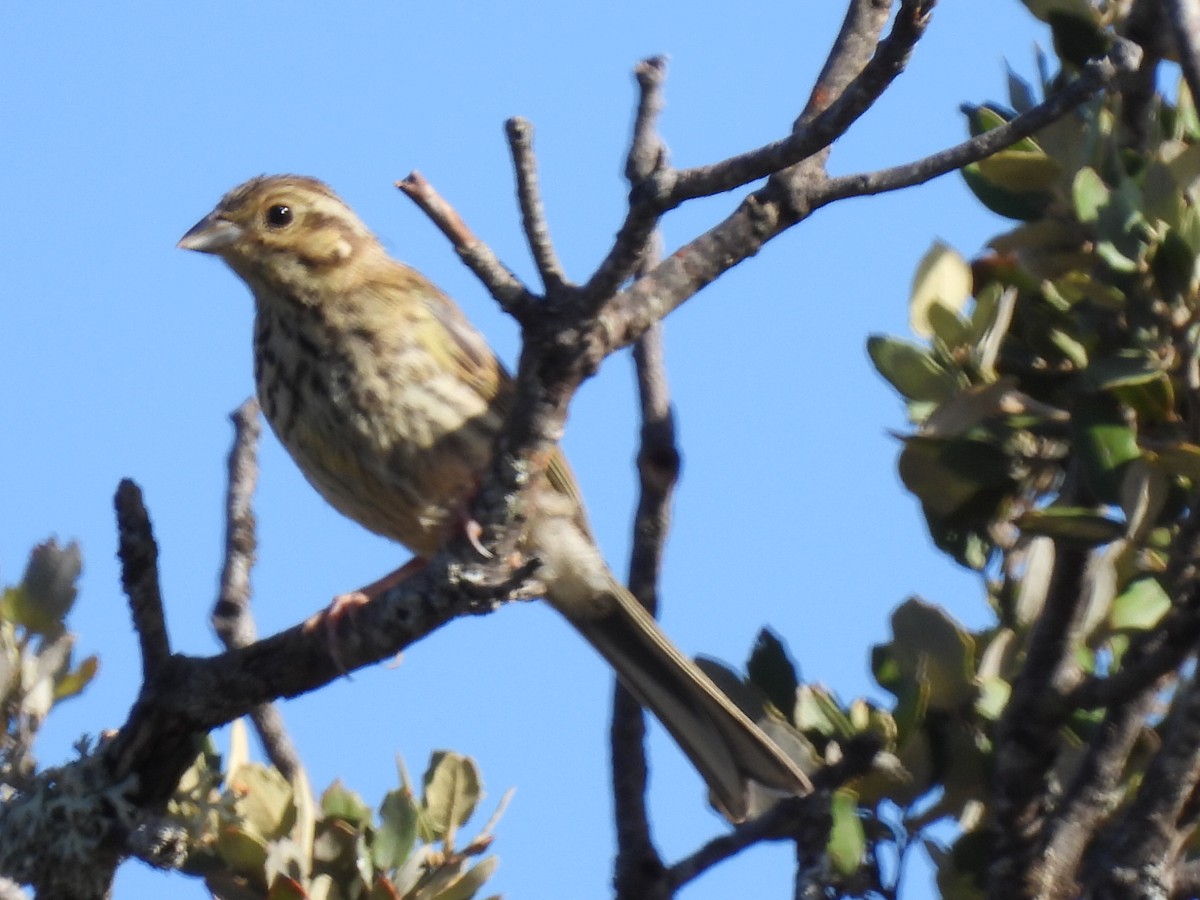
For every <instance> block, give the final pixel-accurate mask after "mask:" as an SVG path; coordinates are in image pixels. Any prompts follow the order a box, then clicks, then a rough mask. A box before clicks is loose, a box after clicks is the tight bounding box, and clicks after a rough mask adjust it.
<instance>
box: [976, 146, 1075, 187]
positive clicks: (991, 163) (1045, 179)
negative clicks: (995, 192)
mask: <svg viewBox="0 0 1200 900" xmlns="http://www.w3.org/2000/svg"><path fill="white" fill-rule="evenodd" d="M975 166H976V169H977V171H978V172H979V175H980V176H981V177H982V178H984V179H985V180H986V181H987V182H988V183H990V184H992V185H994V186H995V187H997V188H1000V189H1001V190H1006V191H1010V192H1012V193H1014V194H1035V195H1036V194H1044V195H1048V194H1050V192H1051V191H1053V190H1054V189H1055V188H1056V187H1057V186H1058V184H1059V182H1060V181H1061V180H1062V177H1063V169H1062V166H1061V165H1059V163H1058V160H1056V159H1054V157H1052V156H1047V155H1046V154H1045V153H1044V152H1042V151H1041V150H1040V149H1039V150H1013V149H1009V150H1001V151H1000V152H999V153H993V154H992V155H991V156H989V157H986V158H985V159H981V160H980V161H979V162H978V163H976V164H975Z"/></svg>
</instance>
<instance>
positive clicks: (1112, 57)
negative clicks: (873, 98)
mask: <svg viewBox="0 0 1200 900" xmlns="http://www.w3.org/2000/svg"><path fill="white" fill-rule="evenodd" d="M1140 59H1141V51H1140V50H1139V49H1138V47H1137V46H1136V45H1135V44H1132V43H1130V42H1128V41H1118V42H1117V43H1116V44H1115V45H1114V46H1113V50H1112V52H1111V53H1110V54H1109V55H1108V56H1106V57H1104V58H1103V59H1098V60H1094V61H1092V62H1090V63H1088V65H1087V66H1086V67H1085V68H1084V70H1083V73H1082V74H1081V75H1080V76H1079V77H1078V78H1077V79H1075V80H1074V81H1073V82H1071V84H1069V85H1068V86H1067V87H1066V88H1064V89H1063V90H1062V91H1060V92H1059V93H1057V94H1055V95H1054V96H1052V97H1048V98H1046V100H1045V102H1043V103H1039V104H1038V105H1037V106H1035V107H1034V108H1033V109H1031V110H1029V111H1028V112H1025V113H1022V114H1021V115H1019V116H1017V117H1016V118H1014V119H1013V120H1012V121H1011V122H1008V123H1006V124H1004V125H1001V126H1000V127H999V128H993V129H992V130H991V131H987V132H984V133H983V134H980V135H977V136H975V137H973V138H971V139H970V140H966V141H963V142H962V143H961V144H957V145H955V146H954V147H950V148H948V149H946V150H943V151H941V152H940V153H934V154H933V155H931V156H926V157H925V158H923V159H919V160H917V161H916V162H912V163H907V164H905V165H902V166H893V167H891V168H888V169H880V170H879V171H877V172H865V173H861V174H857V175H843V176H841V177H838V178H831V179H829V181H828V182H827V183H826V184H824V185H822V186H821V187H819V188H817V190H816V191H815V194H814V196H813V198H812V205H813V207H814V208H816V207H820V206H825V205H826V204H829V203H832V202H833V201H835V200H843V199H845V198H846V197H862V196H867V195H871V194H882V193H884V192H886V191H895V190H899V189H901V188H906V187H912V186H913V185H917V184H924V183H925V182H926V181H930V180H932V179H934V178H937V177H938V176H939V175H945V174H947V173H948V172H953V171H955V170H957V169H961V168H962V167H963V166H965V165H969V164H970V163H973V162H978V161H979V160H981V159H985V158H986V157H988V156H991V155H992V154H993V153H996V152H997V151H999V150H1003V149H1004V148H1005V147H1007V146H1009V145H1011V144H1014V143H1016V142H1017V141H1019V140H1021V139H1022V138H1026V137H1029V135H1031V134H1033V133H1034V132H1035V131H1038V130H1039V129H1041V128H1044V127H1045V126H1047V125H1049V124H1050V123H1051V122H1053V121H1055V120H1056V119H1060V118H1062V117H1063V116H1064V115H1066V114H1067V113H1068V112H1070V111H1071V110H1072V109H1074V108H1075V107H1077V106H1078V105H1079V104H1080V103H1083V102H1084V101H1085V100H1088V99H1089V98H1091V97H1092V96H1094V95H1095V94H1097V93H1098V92H1099V91H1100V90H1101V89H1103V88H1104V87H1106V86H1107V85H1108V84H1110V83H1111V82H1112V81H1113V79H1115V78H1116V77H1118V76H1119V75H1122V74H1125V73H1127V72H1131V71H1134V70H1135V69H1136V68H1137V65H1138V62H1139V61H1140Z"/></svg>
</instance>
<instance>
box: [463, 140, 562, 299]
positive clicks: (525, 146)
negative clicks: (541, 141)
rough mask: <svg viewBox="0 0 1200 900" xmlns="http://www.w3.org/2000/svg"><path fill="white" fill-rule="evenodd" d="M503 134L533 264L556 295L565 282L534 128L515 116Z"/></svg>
mask: <svg viewBox="0 0 1200 900" xmlns="http://www.w3.org/2000/svg"><path fill="white" fill-rule="evenodd" d="M504 133H505V135H507V137H508V147H509V151H510V152H511V153H512V158H513V168H514V169H515V170H516V175H517V201H518V203H519V204H520V206H521V224H522V225H523V226H524V228H525V240H526V241H527V242H528V243H529V251H530V253H532V254H533V261H534V264H535V265H536V266H537V270H538V274H539V275H541V277H542V284H543V285H544V286H545V289H546V294H547V296H554V295H556V294H557V293H558V292H559V291H560V290H561V289H562V286H563V284H564V281H565V279H564V278H563V271H562V263H560V262H559V259H558V254H557V253H556V252H555V250H554V242H553V241H552V240H551V238H550V227H549V225H547V224H546V209H545V207H544V205H543V204H542V194H541V189H540V188H539V187H538V176H537V157H536V156H534V153H533V126H532V125H530V124H529V122H528V121H527V120H525V119H522V118H520V117H516V118H512V119H509V120H508V121H507V122H506V123H505V124H504ZM460 224H461V222H460Z"/></svg>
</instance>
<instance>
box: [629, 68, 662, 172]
mask: <svg viewBox="0 0 1200 900" xmlns="http://www.w3.org/2000/svg"><path fill="white" fill-rule="evenodd" d="M633 74H634V77H636V78H637V83H638V105H637V113H636V115H635V116H634V119H633V140H631V141H630V142H629V155H628V156H627V157H626V158H625V178H626V179H627V180H628V181H629V183H630V185H637V184H638V183H639V182H641V181H644V180H645V179H647V178H649V177H650V176H651V175H653V174H654V172H655V171H657V170H659V169H662V168H664V167H665V166H666V164H667V159H666V153H667V148H666V145H664V144H663V142H662V139H661V138H660V137H659V136H658V116H659V114H660V113H661V112H662V108H663V93H662V86H663V83H664V82H665V81H666V78H667V58H666V57H665V56H651V57H649V58H648V59H643V60H642V61H641V62H640V63H638V65H637V68H635V69H634V70H633Z"/></svg>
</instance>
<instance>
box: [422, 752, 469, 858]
mask: <svg viewBox="0 0 1200 900" xmlns="http://www.w3.org/2000/svg"><path fill="white" fill-rule="evenodd" d="M482 794H483V788H482V785H481V783H480V779H479V767H478V766H476V764H475V760H473V759H471V758H470V757H469V756H463V755H462V754H460V753H455V752H454V751H452V750H437V751H435V752H434V753H433V754H432V755H431V757H430V760H429V768H428V769H426V770H425V795H424V796H423V797H422V798H421V805H422V808H423V812H424V817H423V818H424V822H425V824H426V825H427V826H428V827H429V828H430V830H431V833H432V835H433V837H434V838H435V839H444V840H447V841H449V840H451V839H452V837H453V834H454V832H455V831H456V830H457V829H458V828H459V827H460V826H462V825H463V824H464V823H465V822H466V821H467V819H469V818H471V815H472V813H474V812H475V807H476V805H478V803H479V799H480V797H481V796H482Z"/></svg>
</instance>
